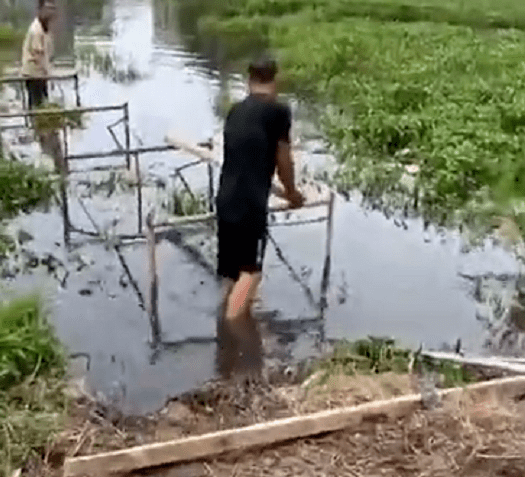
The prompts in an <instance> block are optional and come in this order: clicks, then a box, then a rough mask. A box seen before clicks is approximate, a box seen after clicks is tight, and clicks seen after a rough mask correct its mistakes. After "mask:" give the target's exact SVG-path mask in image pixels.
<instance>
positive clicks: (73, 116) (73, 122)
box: [34, 103, 84, 131]
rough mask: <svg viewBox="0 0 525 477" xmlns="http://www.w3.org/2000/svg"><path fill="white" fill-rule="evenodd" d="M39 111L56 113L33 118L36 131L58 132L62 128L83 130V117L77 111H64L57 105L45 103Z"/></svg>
mask: <svg viewBox="0 0 525 477" xmlns="http://www.w3.org/2000/svg"><path fill="white" fill-rule="evenodd" d="M38 109H40V110H42V111H43V110H46V111H47V110H50V111H51V110H52V111H54V110H56V113H48V114H40V115H38V116H35V117H34V125H35V129H36V130H37V131H58V130H62V129H63V128H64V127H68V128H72V129H79V128H83V127H84V124H83V115H82V113H81V112H79V111H74V110H65V109H63V108H62V106H60V105H59V104H57V103H45V104H43V105H42V106H41V107H40V108H38Z"/></svg>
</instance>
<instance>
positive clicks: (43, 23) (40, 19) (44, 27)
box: [38, 17, 49, 33]
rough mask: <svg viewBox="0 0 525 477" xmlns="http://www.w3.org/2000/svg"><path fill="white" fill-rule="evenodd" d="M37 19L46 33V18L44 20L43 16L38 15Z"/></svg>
mask: <svg viewBox="0 0 525 477" xmlns="http://www.w3.org/2000/svg"><path fill="white" fill-rule="evenodd" d="M38 21H39V22H40V24H41V25H42V29H43V30H44V32H45V33H47V31H48V27H49V23H48V21H47V20H44V19H43V18H40V17H38Z"/></svg>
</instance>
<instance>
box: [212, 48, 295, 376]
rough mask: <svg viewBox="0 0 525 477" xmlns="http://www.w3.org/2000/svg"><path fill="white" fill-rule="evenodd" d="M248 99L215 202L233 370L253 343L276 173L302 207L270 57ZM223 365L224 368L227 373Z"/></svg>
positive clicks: (228, 139)
mask: <svg viewBox="0 0 525 477" xmlns="http://www.w3.org/2000/svg"><path fill="white" fill-rule="evenodd" d="M248 72H249V83H248V85H249V95H248V96H247V97H246V98H245V99H244V100H243V101H241V102H239V103H237V104H235V105H234V106H233V107H232V108H231V109H230V112H229V113H228V116H227V118H226V123H225V126H224V160H223V165H222V169H221V175H220V183H219V190H218V194H217V199H216V205H217V218H218V267H217V273H218V275H219V276H220V277H222V279H223V281H224V283H225V290H224V297H223V302H222V309H221V313H222V316H221V317H220V319H221V321H222V322H223V325H224V328H225V329H226V332H227V334H228V335H229V336H230V337H231V338H232V339H230V340H220V339H219V346H221V341H222V346H223V347H227V348H228V350H224V351H225V354H226V355H228V356H229V358H228V361H229V362H228V363H223V366H222V368H223V369H225V368H226V369H227V370H228V369H232V367H233V366H234V363H233V361H232V360H235V359H236V354H239V353H238V352H237V351H235V350H236V349H240V348H239V346H240V345H242V344H243V343H244V344H245V343H246V342H248V341H250V336H253V326H254V320H253V317H252V313H251V307H252V302H253V300H254V298H255V295H256V291H257V287H258V285H259V283H260V281H261V275H262V264H263V258H264V253H265V248H266V229H267V213H268V200H269V196H270V191H271V189H272V178H273V175H274V173H275V171H276V170H277V174H278V177H279V179H280V182H281V183H282V185H283V186H284V190H277V189H274V192H277V193H278V195H281V196H282V197H284V198H285V199H287V201H288V202H289V204H290V206H291V207H293V208H297V207H301V206H302V205H303V203H304V198H303V196H302V194H301V193H300V192H299V191H298V190H297V188H296V186H295V178H294V164H293V160H292V154H291V144H290V143H291V140H290V129H291V111H290V108H289V107H288V106H286V105H284V104H280V103H279V102H277V86H276V75H277V65H276V62H275V61H274V60H272V59H271V58H268V57H264V58H261V59H259V60H257V61H254V62H252V63H251V64H250V66H249V68H248ZM225 365H226V366H225ZM226 374H228V373H227V372H226Z"/></svg>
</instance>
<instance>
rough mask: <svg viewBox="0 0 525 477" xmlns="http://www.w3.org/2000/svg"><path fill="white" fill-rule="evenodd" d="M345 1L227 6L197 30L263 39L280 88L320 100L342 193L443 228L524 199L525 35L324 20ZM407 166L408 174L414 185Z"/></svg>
mask: <svg viewBox="0 0 525 477" xmlns="http://www.w3.org/2000/svg"><path fill="white" fill-rule="evenodd" d="M347 4H348V5H349V4H354V2H337V1H335V2H321V3H314V4H311V3H309V4H308V5H307V4H306V3H304V2H303V3H302V4H301V5H297V4H296V2H290V1H285V0H272V1H270V0H251V1H250V2H230V3H229V4H228V7H227V8H226V7H225V8H224V9H223V10H220V9H217V10H215V13H214V16H212V17H209V18H208V19H203V20H202V21H201V28H203V31H210V32H213V33H214V34H216V35H220V34H222V35H224V38H229V37H232V36H235V35H240V34H241V32H245V34H253V35H258V36H260V37H262V38H266V39H267V41H268V44H269V45H270V46H271V47H272V48H274V49H275V50H276V51H277V52H278V53H279V57H280V61H281V65H282V69H283V76H284V81H285V83H286V84H289V85H291V86H292V89H293V91H294V92H295V93H296V94H299V95H300V96H302V97H303V98H305V99H307V100H313V102H315V103H316V108H317V110H319V115H318V118H319V120H318V121H319V126H320V128H321V129H322V131H323V133H324V136H325V138H326V140H327V142H328V143H329V144H330V146H331V147H332V149H333V150H334V151H335V154H336V156H337V158H338V160H339V162H340V165H341V168H340V170H339V172H338V174H337V176H336V181H337V183H338V184H339V185H340V187H344V188H347V189H349V188H358V189H360V190H361V191H363V192H364V193H365V194H366V195H367V196H369V197H372V196H374V197H380V196H383V195H384V194H390V195H396V194H398V195H400V196H402V197H403V201H404V202H403V205H407V204H408V205H410V206H411V207H414V208H416V209H417V210H418V211H419V212H421V213H423V215H425V216H426V217H427V218H430V219H433V220H437V221H438V222H441V223H443V224H445V223H447V222H448V223H453V222H456V223H457V222H458V221H460V222H461V221H466V220H467V219H472V220H475V219H474V218H475V217H476V216H479V215H480V213H487V212H491V213H493V212H494V211H495V210H496V209H497V211H498V213H506V212H507V211H508V206H509V204H510V203H511V201H512V200H514V199H519V200H521V199H523V198H524V197H525V182H524V179H523V178H524V177H525V175H524V172H525V170H524V167H525V166H524V161H523V159H522V156H523V150H524V146H525V135H524V132H525V93H524V91H525V88H524V86H525V85H524V81H525V80H524V78H525V63H524V62H523V61H522V51H525V34H523V33H521V32H520V31H517V30H512V29H505V30H502V29H500V30H498V29H493V30H483V31H477V30H474V29H472V28H470V27H467V26H450V25H447V24H445V23H441V22H440V21H439V19H436V20H437V21H435V22H424V23H423V22H419V23H417V22H416V23H401V22H378V21H374V20H370V19H364V18H351V17H350V16H349V15H345V14H344V13H343V12H341V13H340V14H338V15H337V16H336V17H334V18H332V19H327V17H326V15H325V13H323V11H324V10H323V9H324V8H328V7H330V8H332V7H333V6H334V5H347ZM372 4H374V5H375V3H374V2H371V5H372ZM392 5H398V2H396V1H395V0H392ZM469 5H470V6H471V7H472V5H473V4H472V2H471V3H469ZM515 5H516V8H519V9H523V8H525V7H523V6H518V4H517V3H516V4H515ZM479 6H480V7H481V6H482V5H481V3H480V5H479ZM443 7H444V8H453V5H452V2H448V3H447V2H445V4H443ZM492 7H494V8H499V7H498V5H496V3H495V2H494V3H493V4H491V6H489V8H492ZM484 11H487V9H485V10H484ZM498 11H503V10H498ZM232 12H237V15H233V13H232ZM248 14H250V15H252V16H248ZM509 15H510V14H509ZM405 166H412V168H413V170H414V171H415V172H414V173H413V176H412V178H411V180H410V181H408V182H409V183H410V186H407V185H406V182H407V181H404V180H402V179H403V178H404V177H405V176H406V174H405V171H406V169H405ZM487 204H490V205H491V207H487Z"/></svg>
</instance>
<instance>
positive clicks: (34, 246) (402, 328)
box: [4, 0, 519, 413]
mask: <svg viewBox="0 0 525 477" xmlns="http://www.w3.org/2000/svg"><path fill="white" fill-rule="evenodd" d="M99 13H100V15H99V18H97V19H96V20H90V21H86V22H84V24H83V25H81V26H79V27H78V28H77V30H76V33H75V35H74V46H73V47H74V51H75V55H76V66H77V69H78V71H79V74H80V88H79V92H80V98H81V102H82V105H83V106H107V105H120V104H123V103H126V102H129V114H130V130H131V147H132V148H136V147H154V146H162V145H164V144H165V142H164V139H165V136H166V134H168V133H169V132H171V131H177V134H178V135H179V136H181V137H184V138H186V139H188V140H189V141H194V142H202V141H207V140H208V139H209V138H211V137H215V136H216V135H217V134H220V130H221V121H222V120H221V107H220V104H221V101H222V98H224V97H225V96H230V97H238V96H240V95H242V92H243V86H242V84H241V83H240V82H239V79H238V78H237V77H235V76H227V75H225V74H224V73H219V71H218V70H217V64H216V57H213V56H211V57H210V56H208V57H207V56H206V53H209V45H207V43H206V41H205V39H202V38H198V37H196V36H195V32H192V31H191V25H195V18H194V17H191V18H188V19H185V18H184V14H185V10H184V9H176V8H173V7H170V6H169V4H168V3H166V2H163V1H161V0H159V1H154V0H134V1H124V0H114V1H108V2H106V4H105V5H104V8H103V9H102V11H101V12H99ZM193 14H194V12H193ZM180 25H184V28H181V26H180ZM203 45H204V46H203ZM199 50H200V53H199ZM52 96H53V97H56V98H58V99H60V100H61V101H63V102H64V103H65V104H67V105H70V106H73V105H74V102H75V99H74V90H73V87H72V83H64V84H60V85H57V86H56V88H55V89H54V90H53V91H52ZM4 100H6V101H7V100H11V104H13V105H14V104H17V102H19V98H18V97H17V96H16V93H15V91H14V90H8V91H6V93H5V97H4ZM290 100H291V101H292V104H293V107H294V112H295V113H297V117H305V116H306V113H305V111H304V108H302V106H301V105H300V104H299V103H298V102H297V101H295V100H294V99H293V98H290ZM119 114H120V113H119V112H104V113H93V114H91V113H89V114H88V115H87V117H86V127H85V129H81V130H76V131H73V132H72V133H71V134H70V136H69V138H68V147H69V151H68V152H69V154H72V155H81V154H87V153H92V152H98V151H111V150H114V149H115V140H114V138H112V136H111V134H110V133H109V132H108V129H107V126H109V125H111V124H114V123H115V122H116V121H117V120H118V119H119V117H120V116H119ZM114 132H115V135H116V136H117V138H118V139H119V140H120V141H124V140H125V137H124V129H123V126H122V124H120V125H118V126H115V127H114ZM24 134H25V133H24ZM24 134H22V133H21V132H20V131H18V132H17V131H15V130H9V131H6V132H5V133H4V139H5V140H6V141H7V142H8V144H10V146H11V147H12V148H13V150H15V149H16V150H17V151H18V153H20V154H22V156H23V157H24V160H27V161H35V158H36V157H38V155H39V152H38V151H39V149H38V146H37V145H36V144H35V143H33V142H31V141H30V138H29V139H28V140H24V139H23V136H24ZM25 135H26V136H27V134H25ZM294 135H295V136H296V138H297V142H298V144H300V157H301V162H302V165H303V166H304V165H307V166H309V168H310V170H311V171H312V172H315V170H316V169H320V170H322V169H324V168H328V167H329V166H330V164H331V158H330V157H329V156H328V155H327V154H326V151H325V150H324V149H323V148H322V142H321V141H320V140H319V138H318V137H316V134H315V128H314V127H313V126H312V124H311V123H309V122H308V121H306V120H305V121H301V120H299V121H298V123H297V125H296V129H295V131H294ZM21 137H22V139H21ZM22 143H24V144H22ZM192 160H193V158H192V157H191V156H189V155H188V154H186V153H183V152H175V151H167V152H157V153H156V152H152V153H148V154H142V155H141V156H140V168H141V178H142V180H143V181H144V197H143V204H142V212H143V214H144V216H145V214H146V213H147V212H148V211H149V210H150V208H151V207H153V206H155V208H156V212H157V217H158V218H159V220H161V219H162V216H163V214H164V215H166V210H165V209H164V208H163V207H162V204H163V203H164V204H165V205H166V207H169V205H170V197H172V196H173V191H174V189H173V188H174V187H175V178H174V177H172V176H173V171H174V169H175V168H177V167H179V166H181V165H183V164H185V163H187V162H190V161H192ZM124 163H125V158H124V157H123V156H120V157H112V158H94V159H85V160H78V161H73V162H72V165H71V169H72V170H74V171H75V174H72V175H71V181H70V186H69V189H68V198H69V201H68V202H69V215H70V218H71V222H72V223H73V224H74V226H75V227H77V228H81V229H84V230H87V231H91V232H98V230H96V228H95V225H94V224H96V226H97V227H98V228H99V230H102V231H105V233H106V234H107V240H106V241H105V243H102V244H101V243H100V241H97V240H95V239H93V238H89V237H86V236H85V235H80V234H78V233H72V235H71V249H70V250H69V251H66V249H65V247H64V238H63V237H64V232H63V229H64V221H63V217H62V212H61V211H60V208H58V207H51V208H50V209H49V210H48V211H40V212H36V213H32V214H30V215H27V216H23V217H20V218H18V219H17V220H15V221H13V223H12V224H11V226H10V228H11V230H12V231H13V232H15V233H17V232H18V231H19V230H23V231H24V232H25V233H26V234H27V237H28V238H27V241H26V242H25V243H24V244H23V245H21V247H23V248H25V249H27V252H25V254H26V256H27V254H28V253H31V254H36V255H37V256H38V257H39V258H40V259H41V258H43V257H47V261H46V263H44V265H43V266H42V265H41V266H39V267H36V268H34V269H33V268H31V267H29V270H28V273H25V274H21V275H17V274H16V271H13V270H11V269H9V266H8V267H7V268H6V267H4V272H5V273H4V275H6V276H10V275H13V276H14V275H16V278H14V279H12V280H11V284H12V288H13V289H15V290H20V289H26V288H28V287H34V286H37V287H40V288H41V289H43V290H44V293H45V295H46V296H47V297H48V299H49V303H50V306H51V307H52V316H53V321H54V323H55V325H56V326H57V329H58V332H59V335H60V337H61V338H62V340H63V341H64V343H65V344H66V345H67V346H68V347H69V348H70V350H71V352H72V353H85V354H86V356H89V360H88V361H89V373H88V377H89V383H90V386H92V387H93V388H94V389H95V390H97V391H99V392H100V393H103V394H104V395H105V396H107V397H109V398H111V399H113V400H114V401H115V402H116V403H118V404H119V405H121V406H122V407H123V408H124V409H125V410H126V411H128V412H133V413H142V412H146V411H150V410H153V409H155V408H158V407H159V406H160V405H161V404H162V403H163V402H164V400H165V398H166V396H168V395H175V394H178V393H181V392H184V391H186V390H188V389H189V388H191V387H193V386H196V385H198V384H200V383H202V382H204V381H206V380H208V379H210V378H212V377H213V376H214V373H215V368H214V361H215V353H216V350H215V348H216V345H215V342H214V340H213V338H214V336H215V329H216V322H215V318H216V310H217V305H218V300H219V288H218V284H217V282H216V280H215V277H214V275H213V273H212V270H210V269H208V268H207V267H205V266H202V264H199V263H197V262H196V260H195V257H194V256H192V255H191V254H189V253H188V251H187V250H185V249H184V248H181V247H179V246H178V244H179V237H178V236H177V234H172V235H171V236H169V235H168V236H166V237H165V238H164V239H163V240H161V241H160V243H159V245H158V247H157V262H158V263H159V280H160V290H159V315H160V323H161V327H162V332H163V342H165V343H166V346H164V347H162V348H161V350H160V352H157V353H153V352H152V350H151V348H150V346H149V344H148V339H149V336H150V334H151V330H150V325H149V321H148V317H147V314H146V312H145V310H144V297H145V296H146V294H147V287H148V283H149V277H148V261H147V250H146V247H145V244H144V241H140V240H139V241H135V242H132V243H128V244H126V245H123V246H121V247H119V248H118V250H115V248H114V243H113V242H112V239H111V237H112V236H114V235H115V234H116V233H120V234H130V235H131V234H136V232H137V205H136V200H137V199H136V191H135V189H134V188H133V187H130V186H129V182H133V180H136V175H133V174H131V173H130V174H128V173H127V172H126V173H125V174H123V175H122V178H123V179H122V178H121V179H122V180H117V179H118V176H119V174H116V175H115V174H114V175H113V176H112V175H111V173H109V172H96V173H88V172H82V171H86V170H87V169H88V168H93V167H104V166H108V165H116V164H122V165H123V164H124ZM126 174H127V175H126ZM184 175H185V177H186V179H187V181H188V182H189V183H190V184H191V186H192V189H193V190H195V191H202V193H203V194H206V186H207V183H208V178H207V169H206V167H205V166H203V165H201V166H198V167H195V168H192V169H187V170H186V171H185V172H184ZM217 178H218V170H216V171H215V181H217ZM126 181H127V183H126ZM179 187H180V182H179ZM79 198H80V200H78V199H79ZM86 210H87V211H88V213H86ZM320 213H322V211H321V212H319V211H311V212H310V211H309V212H300V213H298V215H301V216H303V215H308V216H312V217H315V216H316V214H317V215H319V214H320ZM325 230H326V225H325V224H322V223H316V224H311V225H304V226H297V227H275V228H274V229H272V235H273V237H274V239H275V241H276V243H277V244H278V245H279V247H280V249H281V250H282V253H283V254H284V255H285V257H286V259H287V261H288V262H289V263H290V264H291V265H292V266H293V267H294V269H295V270H298V271H299V272H300V276H301V280H302V281H303V284H304V285H307V286H308V287H310V289H311V290H312V293H313V295H314V298H315V299H316V300H318V299H319V290H320V281H321V273H322V263H323V256H324V255H323V254H324V248H325ZM334 234H335V235H334V243H333V262H332V273H331V286H330V289H329V300H328V303H329V308H328V311H327V317H326V320H325V321H324V322H323V324H322V327H323V328H324V329H323V330H322V331H323V333H320V332H319V330H318V326H317V327H312V329H308V327H307V326H306V327H305V326H299V325H297V326H294V324H293V323H294V322H293V321H291V322H288V321H287V322H286V323H287V326H284V327H282V330H283V329H284V331H282V330H281V333H280V334H276V333H273V334H272V333H269V334H268V335H267V336H266V337H265V339H267V340H273V342H275V349H276V352H275V356H273V357H272V356H270V357H268V360H270V361H271V360H272V359H273V360H275V361H276V362H277V361H278V362H289V361H293V360H298V359H302V358H305V357H308V356H311V355H312V354H313V353H315V352H316V349H317V348H316V344H317V340H318V338H319V336H320V335H321V334H324V335H325V336H326V337H327V338H329V339H337V338H350V339H352V338H357V337H362V336H366V335H367V334H372V335H381V336H383V335H390V336H393V337H395V338H397V339H398V340H399V341H400V342H402V343H404V344H407V345H414V346H415V345H418V344H419V343H420V342H424V343H425V346H427V347H439V346H441V345H442V343H452V342H455V341H456V340H457V339H458V338H460V339H461V340H462V343H463V346H464V347H466V348H468V349H472V350H479V349H480V347H481V346H482V344H483V342H484V339H485V337H486V326H485V324H484V323H483V320H481V321H480V320H477V319H476V318H477V317H478V318H479V309H478V308H479V307H478V305H477V304H476V299H475V296H474V295H475V293H474V292H475V290H476V287H478V288H479V286H480V285H479V280H481V279H482V278H479V280H478V281H476V277H483V276H488V275H490V274H493V275H495V276H496V277H498V276H499V277H502V279H501V280H498V279H496V281H497V282H498V283H504V284H505V287H507V288H508V289H511V290H512V289H513V282H512V280H513V279H515V278H516V277H517V275H518V271H519V268H518V264H517V262H516V261H515V260H514V258H513V257H512V255H511V254H510V253H508V252H506V251H504V250H503V249H502V248H499V247H497V246H492V245H491V243H489V242H487V246H486V247H485V248H484V250H471V251H468V253H467V251H466V250H465V248H464V244H463V242H462V240H461V238H460V237H459V236H458V235H455V234H453V233H444V232H441V231H436V230H434V229H433V228H432V227H431V228H430V229H429V230H427V231H424V230H423V224H422V222H420V221H418V220H408V219H407V220H405V219H401V220H396V221H394V220H393V219H387V218H386V217H385V216H384V214H383V213H381V212H380V211H369V210H366V209H365V208H363V207H362V206H361V205H360V204H359V202H358V201H357V200H356V199H355V198H354V199H353V200H350V201H346V200H345V199H343V198H341V197H339V198H338V199H337V201H336V205H335V216H334ZM192 236H193V237H194V238H193V239H192V240H193V243H194V245H197V246H198V247H200V248H201V249H202V250H203V252H202V253H203V256H204V257H205V258H206V259H207V260H209V261H210V263H211V265H213V241H212V240H211V241H210V237H209V233H207V232H203V231H202V230H198V231H197V232H195V231H194V232H193V233H192ZM195 237H198V239H197V240H195ZM202 247H203V248H202ZM117 251H119V253H117ZM20 255H23V253H22V252H21V251H20ZM50 257H51V258H50ZM41 262H42V260H41ZM51 263H52V265H48V264H51ZM13 266H14V265H13ZM265 266H266V271H265V277H264V282H263V287H262V292H261V295H262V297H261V298H262V303H263V308H264V309H265V310H269V311H273V310H278V311H279V316H278V319H283V320H298V319H304V318H315V317H316V316H317V313H318V312H317V310H316V309H315V308H314V307H312V306H311V304H310V303H309V301H308V299H307V297H306V296H305V293H304V291H303V289H302V288H301V287H300V286H299V285H298V283H296V282H295V281H294V280H293V279H292V278H291V276H290V273H289V271H288V269H287V267H286V266H285V265H284V264H283V263H282V261H281V260H280V259H279V257H278V256H277V254H276V250H275V249H274V248H272V247H271V246H270V247H269V248H268V255H267V258H266V265H265ZM11 272H13V273H11ZM29 272H31V273H29ZM50 275H51V276H53V277H54V279H53V280H50V278H49V277H50ZM465 276H467V277H470V278H465ZM492 279H493V278H492ZM478 298H479V297H478ZM479 300H481V298H479ZM502 306H503V307H505V306H506V305H502ZM297 323H298V322H297ZM269 328H271V327H269ZM81 361H82V363H81V366H84V362H85V359H84V358H82V359H81Z"/></svg>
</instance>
